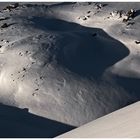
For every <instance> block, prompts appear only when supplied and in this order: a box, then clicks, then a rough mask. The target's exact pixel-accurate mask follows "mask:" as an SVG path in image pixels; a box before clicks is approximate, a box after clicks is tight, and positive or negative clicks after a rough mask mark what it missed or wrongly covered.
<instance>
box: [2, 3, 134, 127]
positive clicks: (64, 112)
mask: <svg viewBox="0 0 140 140" xmlns="http://www.w3.org/2000/svg"><path fill="white" fill-rule="evenodd" d="M84 4H85V5H84ZM91 6H96V5H94V4H92V5H87V4H86V3H83V5H82V4H79V5H78V4H77V3H76V4H55V5H51V6H47V5H40V6H39V5H32V4H30V5H21V6H19V7H18V8H16V9H13V10H12V11H11V12H7V11H4V12H2V13H0V16H1V17H7V18H6V19H5V20H1V21H0V25H3V24H4V23H7V24H8V27H6V28H1V30H0V45H1V47H0V102H1V103H4V104H8V105H12V106H17V107H19V108H28V109H29V112H31V113H34V114H37V115H40V116H44V117H46V118H49V119H52V120H56V121H59V122H63V123H66V124H70V125H73V126H80V125H82V124H84V123H87V122H89V121H91V120H94V119H96V118H98V117H100V116H103V115H105V114H107V113H109V112H112V111H114V110H116V109H119V108H121V107H123V106H125V105H127V104H128V103H131V102H133V101H135V100H136V99H135V98H134V96H133V95H131V94H130V93H128V92H126V90H124V89H123V88H122V87H121V86H120V85H119V84H117V83H116V81H115V80H114V79H113V78H112V75H110V74H113V73H115V72H114V70H113V67H112V66H113V65H115V64H116V63H117V62H119V61H120V60H122V59H123V58H125V57H127V56H128V55H129V53H130V52H129V49H128V48H127V47H126V46H125V45H124V44H122V43H121V42H120V41H118V40H116V39H115V38H113V37H111V36H109V35H108V34H107V33H106V32H105V31H104V30H102V29H101V28H99V27H98V28H97V26H99V25H100V26H101V22H104V21H103V20H100V22H99V20H97V21H94V22H97V24H96V26H95V27H94V26H93V27H91V25H92V24H91V23H90V22H91V21H89V23H82V22H83V21H82V22H81V18H80V19H79V21H78V20H77V19H76V16H77V15H78V14H79V16H80V14H81V13H80V12H78V10H81V9H82V8H83V7H85V8H84V10H87V9H88V8H91ZM72 9H73V11H72ZM84 10H82V13H85V11H84ZM75 11H77V12H75ZM94 11H95V9H94ZM105 15H106V13H105ZM77 18H78V17H77ZM93 19H94V18H93ZM78 22H79V23H78ZM117 22H120V20H119V21H117ZM113 23H114V21H112V24H113ZM80 24H83V25H80ZM86 24H90V27H87V26H84V25H86ZM103 24H104V23H102V25H103ZM93 25H95V23H93ZM101 27H102V26H101ZM105 30H108V28H105ZM108 33H109V34H113V31H112V32H108ZM119 68H121V67H119ZM117 69H118V68H117ZM112 71H113V72H112Z"/></svg>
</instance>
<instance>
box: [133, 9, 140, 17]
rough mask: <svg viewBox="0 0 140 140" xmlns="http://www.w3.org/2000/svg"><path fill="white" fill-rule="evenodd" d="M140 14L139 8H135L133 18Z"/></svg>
mask: <svg viewBox="0 0 140 140" xmlns="http://www.w3.org/2000/svg"><path fill="white" fill-rule="evenodd" d="M139 15H140V10H136V12H135V13H134V18H135V17H137V16H139Z"/></svg>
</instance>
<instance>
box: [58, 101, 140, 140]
mask: <svg viewBox="0 0 140 140" xmlns="http://www.w3.org/2000/svg"><path fill="white" fill-rule="evenodd" d="M139 108H140V102H137V103H134V104H132V105H129V106H127V107H124V108H122V109H119V110H117V111H115V112H113V113H110V114H108V115H105V116H103V117H101V118H99V119H97V120H94V121H92V122H89V123H87V124H85V125H83V126H81V127H79V128H77V129H74V130H72V131H70V132H67V133H65V134H62V135H60V136H58V137H59V138H139V137H140V133H139V132H140V122H139V115H140V110H139Z"/></svg>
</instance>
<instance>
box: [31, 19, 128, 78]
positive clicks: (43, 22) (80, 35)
mask: <svg viewBox="0 0 140 140" xmlns="http://www.w3.org/2000/svg"><path fill="white" fill-rule="evenodd" d="M30 20H31V21H32V22H33V24H32V26H34V27H35V28H38V29H40V30H43V31H46V32H48V31H51V32H56V33H59V34H60V35H61V34H63V36H64V39H63V40H62V42H61V41H60V42H59V46H57V48H56V47H54V48H50V50H51V52H50V53H51V54H52V55H55V58H56V61H57V62H58V64H59V65H61V66H64V67H66V68H68V69H69V70H70V71H72V72H74V73H77V74H79V75H82V76H86V77H87V76H88V77H94V78H99V77H100V76H101V75H102V73H103V72H104V71H105V70H106V69H107V68H108V67H110V66H112V65H114V64H115V63H116V62H118V61H120V60H121V59H123V58H124V57H126V56H127V55H128V54H129V50H128V49H127V48H126V47H125V46H124V45H123V44H122V43H121V42H119V41H118V40H116V39H114V38H112V37H110V36H109V35H108V34H107V33H106V32H104V31H103V30H102V29H100V28H90V27H85V26H82V25H80V24H77V23H72V22H67V21H64V20H60V19H52V18H44V17H33V18H32V19H30ZM77 42H78V43H77ZM76 43H77V44H76ZM69 44H71V46H70V45H69ZM75 44H76V45H75ZM46 56H47V54H46Z"/></svg>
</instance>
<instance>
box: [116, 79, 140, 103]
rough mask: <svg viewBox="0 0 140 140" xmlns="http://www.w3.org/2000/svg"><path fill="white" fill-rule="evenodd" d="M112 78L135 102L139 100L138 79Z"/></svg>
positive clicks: (139, 81)
mask: <svg viewBox="0 0 140 140" xmlns="http://www.w3.org/2000/svg"><path fill="white" fill-rule="evenodd" d="M113 78H114V80H116V82H117V83H118V84H119V85H120V86H121V87H123V88H124V89H125V90H126V91H127V92H128V93H129V94H130V95H131V96H133V97H134V99H135V101H139V100H140V85H139V84H140V79H137V78H127V77H120V76H114V77H113Z"/></svg>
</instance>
